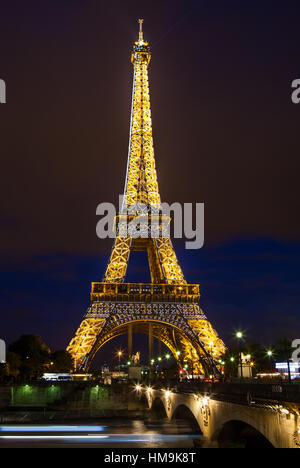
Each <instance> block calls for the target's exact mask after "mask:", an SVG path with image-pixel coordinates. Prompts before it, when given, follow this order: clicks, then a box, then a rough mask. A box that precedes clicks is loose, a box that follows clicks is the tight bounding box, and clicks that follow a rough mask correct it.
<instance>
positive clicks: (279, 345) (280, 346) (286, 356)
mask: <svg viewBox="0 0 300 468" xmlns="http://www.w3.org/2000/svg"><path fill="white" fill-rule="evenodd" d="M274 348H275V353H276V355H277V357H278V358H279V359H280V360H281V361H285V362H286V363H287V368H288V378H289V382H291V381H292V379H291V369H290V358H291V355H292V352H293V348H292V343H291V341H290V340H288V339H287V338H280V339H279V340H277V341H276V343H275V346H274Z"/></svg>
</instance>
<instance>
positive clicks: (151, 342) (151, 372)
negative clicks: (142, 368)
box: [148, 323, 153, 380]
mask: <svg viewBox="0 0 300 468" xmlns="http://www.w3.org/2000/svg"><path fill="white" fill-rule="evenodd" d="M148 340H149V377H150V380H151V379H153V364H152V362H151V360H152V357H153V329H152V323H149V334H148Z"/></svg>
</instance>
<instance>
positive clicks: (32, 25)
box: [0, 0, 300, 359]
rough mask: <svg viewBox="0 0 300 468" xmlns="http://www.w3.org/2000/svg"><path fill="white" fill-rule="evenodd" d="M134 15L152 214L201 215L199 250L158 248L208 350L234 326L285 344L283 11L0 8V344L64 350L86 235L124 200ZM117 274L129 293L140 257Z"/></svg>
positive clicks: (294, 156)
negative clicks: (158, 199) (194, 305)
mask: <svg viewBox="0 0 300 468" xmlns="http://www.w3.org/2000/svg"><path fill="white" fill-rule="evenodd" d="M140 17H141V18H144V37H145V39H146V40H148V41H149V42H150V46H151V50H152V60H151V63H150V69H149V77H150V93H151V109H152V118H153V135H154V150H155V158H156V165H157V170H158V181H159V187H160V192H161V196H162V200H163V201H167V202H169V203H172V202H175V201H179V202H193V203H196V202H204V203H205V245H204V247H203V248H202V249H200V250H198V251H195V250H185V249H184V244H183V243H182V242H180V241H177V242H175V246H176V251H177V254H178V257H179V260H180V262H181V265H182V267H183V270H184V273H185V275H186V278H187V280H188V281H189V282H194V283H196V282H197V283H198V282H199V283H200V288H201V294H202V297H201V307H202V308H203V310H204V311H205V313H206V315H207V316H208V318H209V319H210V320H211V322H212V323H213V324H214V326H215V327H216V329H217V331H218V332H219V334H220V335H221V336H222V337H223V338H224V340H225V341H226V342H230V340H231V337H232V334H233V332H234V330H236V329H238V328H241V329H242V330H244V331H245V332H246V336H247V340H249V341H257V340H261V341H262V342H263V343H264V344H265V345H266V346H267V345H269V344H271V343H273V342H274V341H275V340H276V339H277V338H278V337H280V336H287V337H289V338H291V339H293V338H300V310H299V309H300V273H299V269H300V222H299V170H300V163H299V122H300V104H299V105H295V104H293V103H292V101H291V82H292V81H293V80H294V79H296V78H300V58H299V57H300V53H299V51H300V28H299V21H300V19H299V18H300V4H299V2H296V1H295V2H294V1H290V0H287V1H285V2H282V1H274V0H272V1H268V0H259V1H257V0H252V1H251V2H250V1H246V0H245V1H243V2H241V1H240V0H238V1H231V0H227V1H220V0H216V1H208V0H207V1H175V0H173V1H172V2H171V1H164V2H161V1H152V2H141V1H135V0H133V1H131V0H130V1H127V2H124V1H111V2H104V1H100V0H98V1H90V0H86V1H77V0H72V1H71V0H69V1H67V0H59V1H58V0H51V1H48V0H44V1H43V2H40V1H26V2H24V1H13V2H11V1H4V0H2V1H1V4H0V22H1V27H0V78H1V79H3V80H5V82H6V85H7V104H1V105H0V124H1V127H0V128H1V130H0V148H1V171H0V174H1V185H0V190H1V204H0V216H1V242H0V255H1V272H0V275H1V282H0V288H1V293H0V294H1V295H0V308H1V327H0V335H1V336H0V337H1V338H3V339H5V340H6V341H7V342H8V343H10V342H12V341H13V340H15V339H17V338H18V337H19V336H20V334H22V333H36V334H39V335H41V336H42V338H43V340H44V341H45V342H46V343H47V344H48V345H49V346H50V348H51V349H52V350H55V349H61V348H64V347H66V345H67V344H68V342H69V341H70V339H71V337H72V335H73V334H74V332H75V330H76V328H77V327H78V325H79V323H80V321H81V319H82V316H83V315H84V313H85V311H86V309H87V307H88V306H89V292H90V283H91V281H97V280H99V281H101V279H102V275H103V273H104V270H105V268H106V263H107V260H108V257H109V255H110V250H111V245H112V241H111V240H100V239H98V238H97V237H96V232H95V228H96V223H97V220H98V218H97V217H96V207H97V205H98V204H99V203H101V202H103V201H107V202H113V203H117V201H118V196H119V194H121V193H122V190H123V187H124V178H125V172H126V162H127V148H128V134H129V118H130V104H131V89H132V70H133V68H132V65H131V63H130V53H131V48H132V43H133V42H134V41H135V40H136V39H137V34H138V24H137V19H138V18H140ZM131 260H132V264H131V265H130V270H129V275H130V278H132V279H139V278H140V279H141V280H144V279H145V280H146V279H147V275H146V271H145V269H146V267H145V265H144V260H145V259H144V257H141V256H139V255H134V254H133V255H132V257H131ZM123 341H124V340H123ZM125 342H126V340H125ZM125 342H124V343H125ZM136 343H137V345H136V346H139V341H137V342H136ZM119 345H122V342H118V343H109V344H108V345H106V347H104V348H103V350H102V351H101V352H100V353H102V354H101V356H102V358H103V359H108V358H109V356H110V355H111V353H112V351H113V350H114V349H116V347H117V346H119ZM100 353H99V355H100Z"/></svg>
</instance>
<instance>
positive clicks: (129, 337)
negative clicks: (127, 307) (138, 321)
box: [128, 323, 132, 360]
mask: <svg viewBox="0 0 300 468" xmlns="http://www.w3.org/2000/svg"><path fill="white" fill-rule="evenodd" d="M131 356H132V323H130V324H129V325H128V359H129V360H130V359H131Z"/></svg>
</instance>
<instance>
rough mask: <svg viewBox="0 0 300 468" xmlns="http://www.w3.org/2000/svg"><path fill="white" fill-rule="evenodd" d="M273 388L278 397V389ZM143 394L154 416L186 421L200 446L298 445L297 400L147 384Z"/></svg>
mask: <svg viewBox="0 0 300 468" xmlns="http://www.w3.org/2000/svg"><path fill="white" fill-rule="evenodd" d="M273 387H274V386H273ZM273 387H272V388H273ZM276 387H277V390H278V392H279V394H280V396H281V397H282V396H283V395H282V394H281V393H280V389H281V391H282V388H281V387H280V386H275V391H276ZM299 392H300V389H299ZM145 396H146V399H147V403H148V407H149V408H150V409H151V410H152V413H153V414H154V415H156V417H160V418H162V417H167V418H168V419H169V420H172V419H185V420H187V419H188V420H190V421H191V422H192V423H193V425H194V428H195V429H196V430H198V433H199V439H196V444H197V443H198V444H199V446H202V447H209V448H210V447H221V448H222V447H224V448H225V447H245V448H252V447H254V448H258V447H259V448H299V447H300V403H299V404H297V403H295V402H285V401H282V398H281V399H277V400H275V399H274V400H271V399H270V398H259V397H258V398H256V397H255V392H254V394H252V393H251V391H249V390H248V391H247V392H242V393H240V394H238V395H234V394H230V395H229V394H227V395H226V394H224V393H222V394H221V393H220V392H213V393H212V392H211V391H204V390H197V389H196V388H195V389H191V388H189V389H181V390H178V388H177V389H170V388H165V389H164V388H161V389H154V388H151V387H148V388H146V389H145ZM296 399H298V397H297V398H296ZM298 401H300V400H299V399H298ZM197 440H198V441H199V442H197Z"/></svg>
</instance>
